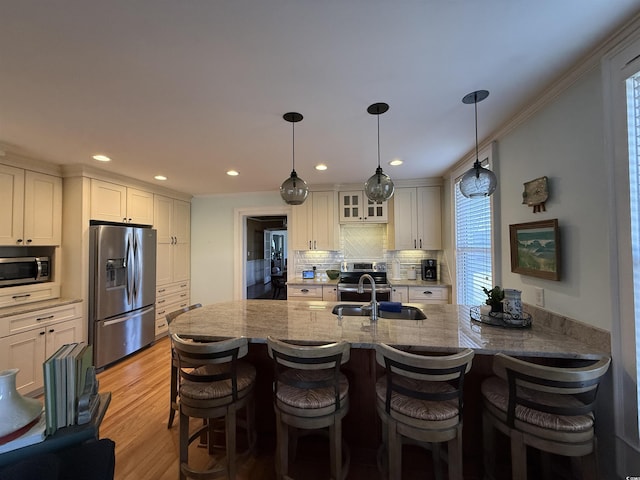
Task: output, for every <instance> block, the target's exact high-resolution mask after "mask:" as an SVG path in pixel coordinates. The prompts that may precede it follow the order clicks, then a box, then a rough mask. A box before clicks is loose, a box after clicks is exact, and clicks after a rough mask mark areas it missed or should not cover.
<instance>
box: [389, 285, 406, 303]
mask: <svg viewBox="0 0 640 480" xmlns="http://www.w3.org/2000/svg"><path fill="white" fill-rule="evenodd" d="M391 301H392V302H400V303H407V302H408V301H409V287H402V286H400V287H391Z"/></svg>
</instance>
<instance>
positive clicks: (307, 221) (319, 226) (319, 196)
mask: <svg viewBox="0 0 640 480" xmlns="http://www.w3.org/2000/svg"><path fill="white" fill-rule="evenodd" d="M336 197H337V192H310V193H309V196H308V197H307V200H306V201H305V202H304V203H303V204H302V205H296V206H294V207H293V209H292V222H291V223H292V226H291V230H292V232H291V233H292V235H291V237H292V239H291V241H292V245H293V249H294V250H337V249H338V248H339V244H340V240H339V226H338V222H337V215H336Z"/></svg>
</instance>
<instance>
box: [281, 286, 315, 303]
mask: <svg viewBox="0 0 640 480" xmlns="http://www.w3.org/2000/svg"><path fill="white" fill-rule="evenodd" d="M287 299H289V300H306V299H309V300H322V285H288V286H287Z"/></svg>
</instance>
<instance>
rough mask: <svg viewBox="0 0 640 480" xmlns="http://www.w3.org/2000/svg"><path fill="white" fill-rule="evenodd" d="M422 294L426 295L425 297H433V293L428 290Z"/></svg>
mask: <svg viewBox="0 0 640 480" xmlns="http://www.w3.org/2000/svg"><path fill="white" fill-rule="evenodd" d="M422 293H424V294H425V295H433V292H430V291H429V290H426V291H424V292H422Z"/></svg>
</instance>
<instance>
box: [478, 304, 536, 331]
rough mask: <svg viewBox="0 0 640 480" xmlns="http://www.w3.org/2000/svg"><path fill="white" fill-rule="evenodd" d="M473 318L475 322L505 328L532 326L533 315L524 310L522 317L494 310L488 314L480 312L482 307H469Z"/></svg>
mask: <svg viewBox="0 0 640 480" xmlns="http://www.w3.org/2000/svg"><path fill="white" fill-rule="evenodd" d="M469 314H470V315H471V320H473V321H474V322H481V323H486V324H487V325H495V326H497V327H504V328H530V327H531V315H530V314H528V313H526V312H522V316H521V317H520V318H513V317H512V316H511V315H509V314H508V313H502V312H492V313H489V314H488V315H484V314H482V313H480V307H471V308H470V309H469Z"/></svg>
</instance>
